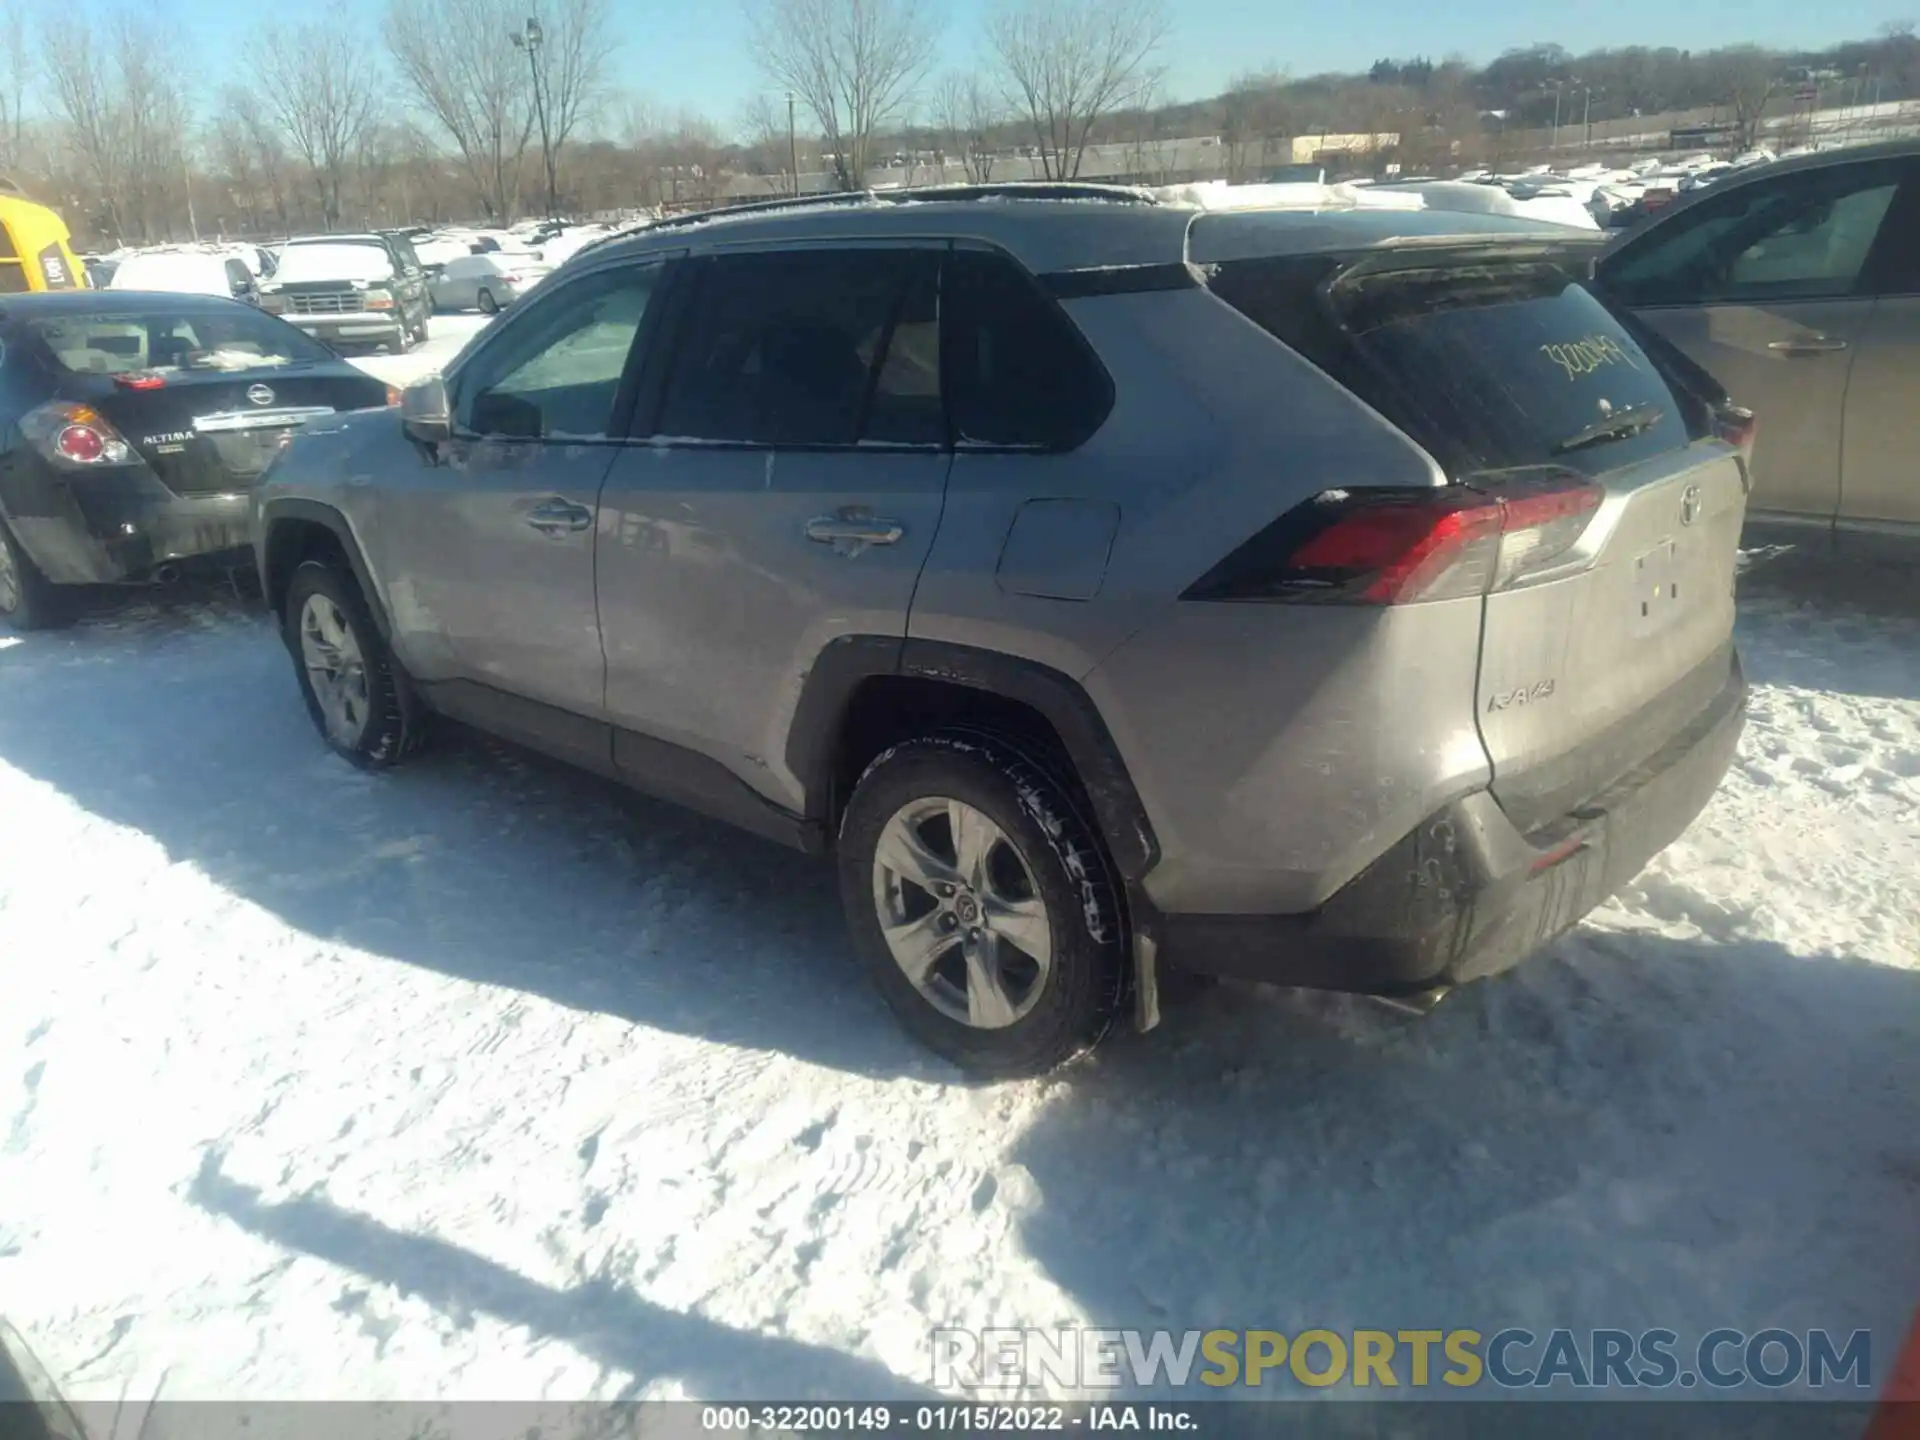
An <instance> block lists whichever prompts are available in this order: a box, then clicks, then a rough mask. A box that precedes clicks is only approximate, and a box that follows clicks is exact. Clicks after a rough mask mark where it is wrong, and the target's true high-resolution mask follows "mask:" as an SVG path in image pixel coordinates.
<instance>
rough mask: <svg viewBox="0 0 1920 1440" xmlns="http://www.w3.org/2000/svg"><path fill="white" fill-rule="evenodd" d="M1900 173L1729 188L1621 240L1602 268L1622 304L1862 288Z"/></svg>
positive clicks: (1839, 293)
mask: <svg viewBox="0 0 1920 1440" xmlns="http://www.w3.org/2000/svg"><path fill="white" fill-rule="evenodd" d="M1899 179H1900V173H1899V167H1898V165H1896V164H1893V163H1875V164H1866V165H1841V166H1835V167H1833V168H1831V169H1826V170H1813V171H1806V172H1803V173H1801V174H1798V175H1789V176H1786V177H1783V178H1781V179H1778V180H1774V181H1757V182H1754V183H1751V184H1747V185H1740V186H1736V187H1735V188H1733V189H1731V190H1728V191H1726V192H1724V193H1723V194H1718V195H1715V196H1713V198H1711V199H1709V200H1703V201H1701V202H1700V203H1699V204H1698V205H1697V206H1695V207H1694V208H1692V209H1690V210H1687V211H1683V212H1682V213H1680V214H1679V215H1676V216H1675V217H1674V219H1673V221H1672V222H1671V223H1670V224H1668V225H1660V226H1656V227H1655V228H1654V229H1652V230H1650V231H1649V232H1648V233H1647V235H1646V236H1645V238H1644V239H1642V240H1639V241H1637V242H1631V243H1629V244H1628V245H1627V246H1625V247H1624V248H1623V249H1622V250H1621V251H1620V253H1619V254H1618V255H1616V256H1614V257H1613V258H1612V259H1610V260H1608V261H1606V262H1604V263H1603V264H1602V266H1601V275H1602V277H1603V279H1604V281H1605V283H1606V286H1607V288H1608V289H1609V290H1610V291H1611V292H1612V293H1613V294H1615V295H1617V296H1618V297H1619V298H1620V299H1622V300H1624V301H1625V302H1626V303H1628V304H1631V305H1697V304H1708V303H1712V302H1716V301H1719V302H1740V301H1758V300H1784V299H1834V298H1839V297H1843V296H1847V295H1853V294H1857V293H1862V292H1863V291H1865V290H1866V289H1867V288H1868V287H1867V286H1865V285H1864V284H1863V283H1862V281H1863V276H1864V275H1865V273H1866V269H1867V261H1868V257H1869V256H1870V255H1871V254H1872V252H1873V248H1874V241H1875V239H1876V237H1877V236H1878V235H1879V233H1880V227H1881V222H1882V221H1883V220H1884V219H1885V218H1886V215H1887V212H1888V210H1889V208H1890V207H1891V206H1892V204H1893V200H1894V196H1895V193H1896V192H1897V190H1898V188H1899Z"/></svg>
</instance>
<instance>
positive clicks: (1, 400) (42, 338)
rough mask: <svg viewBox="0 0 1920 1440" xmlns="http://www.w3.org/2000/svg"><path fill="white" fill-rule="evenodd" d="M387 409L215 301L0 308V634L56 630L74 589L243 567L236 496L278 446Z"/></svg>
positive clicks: (280, 329)
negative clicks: (336, 421)
mask: <svg viewBox="0 0 1920 1440" xmlns="http://www.w3.org/2000/svg"><path fill="white" fill-rule="evenodd" d="M389 398H390V397H389V392H388V390H387V387H386V386H385V385H384V384H383V383H382V382H380V381H378V380H375V379H374V378H373V377H372V376H370V375H368V374H366V373H365V372H364V371H361V370H357V369H355V368H354V367H353V366H351V365H348V364H346V363H345V362H344V361H342V360H340V359H338V358H337V357H335V356H334V355H333V354H332V353H331V352H329V351H328V350H327V349H326V348H325V347H324V346H322V345H320V344H319V343H318V342H317V341H314V340H312V339H310V338H309V337H307V336H305V335H303V334H301V333H300V332H299V331H298V330H296V329H294V328H293V327H292V326H291V325H287V324H285V323H283V322H281V321H279V320H276V319H274V318H273V317H272V316H270V315H263V314H261V313H260V312H259V311H258V310H255V309H254V308H253V307H251V306H248V305H241V304H237V303H235V302H234V301H231V300H220V299H214V298H211V297H201V296H191V295H155V294H147V293H128V294H121V293H118V292H115V291H105V292H102V291H92V290H82V291H73V292H69V293H66V294H60V295H35V296H25V295H16V296H8V297H6V298H5V299H4V300H0V419H3V420H4V422H5V428H4V436H5V438H4V440H3V441H0V624H3V625H10V626H12V627H13V628H15V629H25V630H31V629H38V628H43V627H46V626H49V625H54V624H58V623H59V622H60V621H62V620H64V619H66V618H67V617H68V616H69V614H70V613H71V612H70V609H69V606H68V604H67V598H68V595H69V593H70V592H69V590H68V589H67V587H70V586H73V585H82V584H102V583H111V582H140V581H147V580H153V579H161V578H165V577H166V575H167V574H168V573H169V572H170V571H171V570H173V569H174V568H176V567H178V566H179V565H180V564H181V563H182V562H186V561H192V560H195V559H200V558H203V557H220V556H227V557H228V558H237V559H240V560H241V561H243V562H244V558H245V553H246V546H247V545H248V543H249V542H250V540H251V521H252V496H251V495H250V494H249V493H248V492H249V490H250V488H251V487H252V485H253V484H254V482H255V481H256V480H257V479H258V478H259V476H260V473H261V472H262V471H263V470H264V469H265V468H266V465H267V462H268V461H269V460H271V459H272V458H273V456H275V455H276V454H278V453H279V449H280V446H281V445H282V443H283V442H284V441H285V439H286V436H287V435H288V434H289V433H291V431H292V430H294V429H295V428H297V427H298V426H299V425H301V424H303V423H305V422H306V421H308V420H311V419H312V418H314V417H315V416H318V415H332V414H334V413H336V412H339V411H345V410H356V409H360V408H363V407H365V406H369V405H383V404H385V403H387V401H388V400H389ZM392 398H396V399H397V398H398V397H397V396H394V397H392ZM236 551H237V552H238V554H237V556H236V555H235V554H234V552H236Z"/></svg>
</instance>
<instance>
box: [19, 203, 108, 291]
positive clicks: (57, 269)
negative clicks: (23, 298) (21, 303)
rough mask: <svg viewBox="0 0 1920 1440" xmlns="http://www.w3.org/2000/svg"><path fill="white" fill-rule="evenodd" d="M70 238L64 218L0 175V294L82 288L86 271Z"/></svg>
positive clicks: (84, 284) (85, 282) (85, 281)
mask: <svg viewBox="0 0 1920 1440" xmlns="http://www.w3.org/2000/svg"><path fill="white" fill-rule="evenodd" d="M70 238H71V237H70V236H69V235H68V233H67V223H66V221H64V220H62V219H61V218H60V217H59V216H58V215H57V214H55V213H54V212H53V211H52V210H49V209H48V208H47V207H46V206H45V205H42V204H40V203H38V202H37V201H34V200H29V199H28V198H27V197H26V195H25V194H23V193H22V192H21V190H20V187H19V186H18V185H15V184H14V183H13V182H12V181H11V180H7V179H0V295H19V294H22V293H24V292H25V291H28V290H81V289H85V288H86V284H87V272H86V270H85V269H84V268H83V267H82V266H81V264H80V262H79V261H78V260H76V259H75V258H74V254H73V250H72V248H71V247H70V246H69V244H68V240H69V239H70Z"/></svg>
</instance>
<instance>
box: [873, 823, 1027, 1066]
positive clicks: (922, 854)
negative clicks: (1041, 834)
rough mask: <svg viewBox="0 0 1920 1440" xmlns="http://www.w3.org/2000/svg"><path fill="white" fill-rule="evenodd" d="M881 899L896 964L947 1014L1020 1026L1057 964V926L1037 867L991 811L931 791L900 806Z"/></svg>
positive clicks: (977, 1024)
mask: <svg viewBox="0 0 1920 1440" xmlns="http://www.w3.org/2000/svg"><path fill="white" fill-rule="evenodd" d="M873 900H874V905H875V907H876V909H877V910H878V912H879V917H880V932H881V934H882V936H884V937H885V939H886V942H887V949H888V950H889V951H891V952H892V954H893V959H894V963H895V964H897V965H898V966H899V967H900V969H901V972H902V973H903V974H905V975H906V977H907V979H908V981H910V982H911V983H912V985H913V987H914V989H916V990H917V991H919V993H920V995H921V997H922V998H923V999H925V1000H926V1001H927V1003H928V1004H930V1005H932V1006H933V1007H934V1008H935V1009H936V1010H938V1011H939V1012H940V1013H941V1014H943V1015H945V1016H947V1017H948V1018H949V1019H952V1020H957V1021H959V1022H960V1023H962V1024H964V1025H970V1026H973V1027H974V1028H976V1029H982V1030H999V1029H1004V1028H1005V1027H1007V1026H1009V1025H1012V1024H1014V1023H1015V1022H1016V1021H1018V1020H1020V1019H1021V1018H1022V1017H1023V1016H1025V1015H1026V1014H1027V1013H1028V1012H1029V1011H1030V1010H1032V1009H1033V1007H1034V1006H1035V1005H1036V1004H1037V1003H1038V1002H1039V999H1040V996H1041V994H1042V993H1043V992H1044V990H1045V989H1046V983H1047V977H1048V975H1049V974H1050V973H1051V971H1052V968H1053V925H1052V921H1051V919H1050V918H1049V916H1048V914H1047V906H1046V901H1045V900H1043V899H1042V898H1041V895H1040V887H1039V886H1038V885H1037V884H1036V883H1035V881H1034V876H1033V868H1032V866H1030V865H1029V864H1028V863H1027V860H1026V857H1025V856H1023V855H1022V854H1021V853H1020V850H1019V847H1018V846H1016V845H1015V844H1014V842H1013V841H1012V840H1011V839H1010V838H1009V837H1008V836H1007V833H1006V832H1005V831H1004V830H1002V829H1001V828H1000V827H999V826H998V825H997V824H995V823H994V821H993V820H992V819H991V818H989V817H988V816H987V815H986V814H985V813H984V812H983V811H981V810H978V809H976V808H975V807H974V806H972V805H968V804H967V803H965V802H964V801H961V800H952V799H948V798H945V797H943V796H927V797H924V798H921V799H918V800H914V801H912V802H910V803H909V804H907V805H903V806H902V807H901V808H900V809H899V810H897V811H895V812H894V814H893V817H892V818H891V819H889V820H888V821H887V823H886V825H885V827H884V828H883V829H882V830H881V832H880V841H879V844H878V845H877V846H876V847H875V850H874V859H873Z"/></svg>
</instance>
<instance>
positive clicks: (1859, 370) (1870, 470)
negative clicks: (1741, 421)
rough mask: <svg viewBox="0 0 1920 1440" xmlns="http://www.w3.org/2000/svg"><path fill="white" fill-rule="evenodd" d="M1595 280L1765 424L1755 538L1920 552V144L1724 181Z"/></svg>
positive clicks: (1688, 202)
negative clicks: (1919, 397) (1919, 392)
mask: <svg viewBox="0 0 1920 1440" xmlns="http://www.w3.org/2000/svg"><path fill="white" fill-rule="evenodd" d="M1597 277H1598V280H1599V283H1600V284H1601V285H1602V286H1603V287H1604V288H1605V289H1606V291H1607V292H1608V293H1609V294H1610V295H1612V296H1613V297H1614V298H1615V299H1616V300H1617V301H1618V302H1619V303H1620V304H1622V305H1625V306H1628V307H1631V308H1632V310H1633V311H1634V312H1635V313H1636V314H1637V315H1638V316H1639V318H1640V319H1641V320H1642V321H1643V322H1644V323H1645V324H1647V325H1648V326H1650V327H1652V328H1653V329H1655V330H1657V331H1658V332H1659V333H1660V334H1662V335H1663V336H1665V337H1666V338H1667V339H1668V340H1670V341H1671V342H1672V343H1673V344H1674V345H1676V346H1678V347H1679V348H1680V349H1681V350H1683V351H1685V352H1686V353H1687V354H1688V355H1689V356H1690V357H1692V359H1693V360H1695V361H1696V362H1698V363H1699V364H1700V365H1701V366H1703V367H1704V368H1705V369H1706V370H1708V371H1710V372H1711V373H1712V374H1713V375H1714V377H1715V378H1716V379H1718V380H1719V381H1720V382H1721V383H1722V384H1723V385H1725V387H1726V388H1727V390H1728V391H1729V392H1730V393H1731V394H1732V395H1733V397H1734V398H1735V399H1737V400H1738V401H1739V402H1740V403H1741V404H1742V405H1745V406H1747V407H1748V408H1750V409H1752V410H1754V411H1755V412H1756V413H1757V414H1758V415H1759V417H1760V436H1759V439H1758V441H1757V443H1756V445H1755V449H1754V457H1753V485H1754V489H1753V496H1752V499H1751V501H1750V502H1749V528H1750V530H1751V531H1752V532H1753V533H1754V535H1755V536H1756V537H1759V538H1774V539H1786V540H1797V541H1799V542H1802V543H1811V544H1812V545H1814V546H1815V547H1824V546H1827V545H1833V546H1835V547H1837V548H1838V549H1839V550H1840V551H1842V552H1845V553H1855V554H1867V553H1884V554H1893V555H1908V556H1913V555H1920V466H1916V462H1915V456H1916V455H1920V405H1917V404H1916V403H1915V395H1916V393H1917V389H1916V387H1920V141H1913V140H1903V141H1898V142H1895V143H1892V144H1887V145H1873V146H1860V147H1855V148H1849V149H1842V150H1832V151H1826V152H1823V153H1820V154H1815V155H1807V156H1804V157H1800V158H1796V159H1791V160H1781V161H1778V162H1775V163H1773V164H1770V165H1763V166H1756V167H1753V168H1750V169H1742V170H1737V171H1733V172H1730V173H1727V174H1725V175H1722V176H1721V177H1720V178H1719V179H1717V180H1716V181H1715V182H1714V183H1713V185H1712V186H1711V187H1709V188H1707V189H1703V190H1701V191H1698V192H1697V193H1695V194H1693V195H1690V196H1688V197H1687V198H1685V199H1683V200H1682V201H1680V202H1679V203H1677V204H1675V205H1674V206H1673V207H1672V209H1670V210H1669V211H1667V212H1666V213H1665V214H1664V215H1663V217H1662V218H1660V219H1659V220H1657V221H1655V222H1653V223H1651V224H1649V225H1648V226H1646V228H1644V229H1642V230H1640V231H1638V232H1636V233H1634V234H1632V235H1630V236H1628V237H1627V238H1626V239H1624V240H1623V241H1621V242H1619V243H1618V244H1617V245H1616V247H1615V248H1613V249H1612V250H1610V251H1609V252H1608V254H1607V255H1606V256H1605V257H1604V258H1603V259H1602V260H1601V261H1600V263H1599V266H1598V268H1597Z"/></svg>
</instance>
